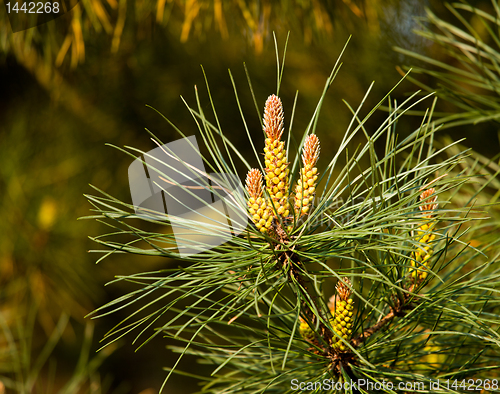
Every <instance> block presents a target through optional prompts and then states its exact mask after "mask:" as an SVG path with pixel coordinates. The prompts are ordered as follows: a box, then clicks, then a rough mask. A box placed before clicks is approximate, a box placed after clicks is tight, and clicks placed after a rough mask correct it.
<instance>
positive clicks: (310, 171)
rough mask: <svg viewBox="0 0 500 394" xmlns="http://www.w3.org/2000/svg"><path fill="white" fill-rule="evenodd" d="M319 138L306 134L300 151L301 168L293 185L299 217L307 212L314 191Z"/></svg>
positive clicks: (297, 215) (316, 176)
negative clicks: (295, 183)
mask: <svg viewBox="0 0 500 394" xmlns="http://www.w3.org/2000/svg"><path fill="white" fill-rule="evenodd" d="M319 151H320V146H319V138H318V137H317V136H316V135H315V134H310V135H308V136H307V138H306V141H305V143H304V149H303V151H302V164H303V168H301V170H300V177H299V179H298V181H297V185H296V186H295V207H294V208H295V215H296V217H297V218H298V217H300V216H302V215H305V214H307V213H308V212H309V209H310V207H311V203H312V202H313V199H314V195H315V192H316V180H317V179H318V169H317V168H316V167H315V165H316V163H317V161H318V158H319Z"/></svg>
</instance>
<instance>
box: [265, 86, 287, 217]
mask: <svg viewBox="0 0 500 394" xmlns="http://www.w3.org/2000/svg"><path fill="white" fill-rule="evenodd" d="M283 122H284V116H283V106H282V104H281V100H280V99H279V97H278V96H275V95H274V94H273V95H271V96H269V98H268V99H267V101H266V106H265V108H264V131H265V132H266V136H267V138H266V141H265V147H264V153H265V164H266V168H265V170H266V174H265V177H266V187H267V190H268V192H269V196H270V197H271V200H272V204H270V205H271V208H273V207H274V209H275V210H276V213H277V214H278V215H280V216H281V217H283V218H285V217H287V216H288V215H289V213H290V205H289V203H288V187H289V183H288V174H289V172H290V170H289V169H288V162H287V157H286V150H285V143H284V142H283V141H281V140H280V138H281V135H282V134H283ZM274 209H273V214H274Z"/></svg>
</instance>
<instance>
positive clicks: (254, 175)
mask: <svg viewBox="0 0 500 394" xmlns="http://www.w3.org/2000/svg"><path fill="white" fill-rule="evenodd" d="M246 188H247V191H248V194H250V197H254V198H258V197H260V196H261V195H262V174H261V172H260V171H259V170H258V169H257V168H252V169H251V170H250V171H248V174H247V179H246Z"/></svg>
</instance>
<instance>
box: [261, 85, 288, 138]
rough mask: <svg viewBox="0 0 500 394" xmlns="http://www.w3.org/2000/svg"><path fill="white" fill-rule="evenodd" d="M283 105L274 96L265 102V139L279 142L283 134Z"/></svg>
mask: <svg viewBox="0 0 500 394" xmlns="http://www.w3.org/2000/svg"><path fill="white" fill-rule="evenodd" d="M283 119H284V116H283V105H282V104H281V100H280V98H279V97H278V96H276V95H274V94H273V95H271V96H269V97H268V99H267V101H266V106H265V107H264V131H265V132H266V135H267V138H270V139H271V140H273V141H274V140H279V139H280V138H281V135H282V134H283V122H284V120H283Z"/></svg>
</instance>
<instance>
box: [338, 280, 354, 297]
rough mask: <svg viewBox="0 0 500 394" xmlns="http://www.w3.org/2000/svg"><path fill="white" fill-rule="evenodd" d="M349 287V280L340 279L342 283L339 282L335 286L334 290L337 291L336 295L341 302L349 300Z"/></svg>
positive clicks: (350, 285) (350, 284)
mask: <svg viewBox="0 0 500 394" xmlns="http://www.w3.org/2000/svg"><path fill="white" fill-rule="evenodd" d="M351 287H352V283H351V281H350V280H349V278H342V281H340V280H339V282H338V283H337V286H335V289H336V290H337V294H338V295H339V297H340V299H341V300H343V301H347V300H348V299H349V297H350V296H351V293H352V292H351Z"/></svg>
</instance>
